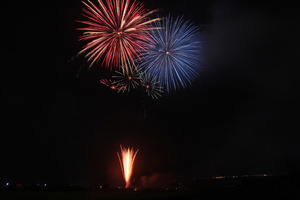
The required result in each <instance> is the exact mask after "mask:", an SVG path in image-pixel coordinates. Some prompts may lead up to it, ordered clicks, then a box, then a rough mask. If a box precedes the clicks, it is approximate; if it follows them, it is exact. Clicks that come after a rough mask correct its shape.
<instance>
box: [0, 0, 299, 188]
mask: <svg viewBox="0 0 300 200" xmlns="http://www.w3.org/2000/svg"><path fill="white" fill-rule="evenodd" d="M141 1H142V2H144V4H145V6H146V7H148V8H149V9H156V8H159V9H160V11H159V13H160V14H162V15H166V14H168V13H171V14H172V15H174V16H181V15H184V17H185V18H186V19H191V20H192V21H193V22H194V23H195V24H196V25H198V26H199V27H200V28H201V38H202V41H203V43H202V44H203V46H202V55H201V60H202V67H201V72H200V74H199V78H198V79H197V80H196V81H195V82H194V84H193V85H192V86H191V87H189V88H188V89H185V90H179V91H176V92H171V93H170V94H168V95H164V97H163V98H161V99H159V100H151V99H149V98H146V97H145V96H143V95H140V93H137V92H135V93H131V94H128V95H126V94H124V95H122V94H114V93H112V92H111V91H109V90H108V89H107V88H105V87H103V86H101V85H100V84H99V78H101V75H102V74H101V73H100V72H101V69H100V68H101V67H100V66H95V67H93V68H92V69H91V70H89V71H88V70H87V63H86V60H85V59H84V58H83V57H81V56H79V57H77V58H75V59H74V55H76V53H77V52H78V51H79V50H80V48H81V47H82V45H83V43H80V42H78V41H77V37H78V36H79V35H80V33H79V32H78V31H76V28H77V27H79V26H81V25H80V24H79V23H77V22H75V21H76V20H78V19H82V17H81V15H80V13H81V7H82V3H81V2H80V0H72V1H71V0H52V1H37V0H36V1H35V0H34V1H5V2H1V10H0V11H1V15H2V17H1V19H2V20H1V25H2V29H1V34H2V37H1V38H2V41H1V43H2V45H1V47H2V48H1V49H2V51H4V53H2V56H1V57H2V59H1V63H2V64H1V65H2V73H1V74H2V80H3V85H2V86H3V89H2V94H3V95H2V102H3V103H4V105H3V108H2V111H1V113H2V126H1V129H2V131H1V139H0V152H1V153H0V155H1V156H0V157H1V162H0V166H1V167H0V181H3V180H5V181H15V182H45V183H57V184H71V183H85V184H92V183H97V184H98V183H99V184H100V183H109V184H112V185H113V184H116V185H118V184H119V185H120V184H123V182H122V175H121V170H120V167H119V164H118V158H117V154H116V152H117V151H119V145H120V144H123V145H125V146H132V147H134V148H135V149H140V152H139V153H138V156H137V159H136V166H135V172H134V173H135V174H134V177H135V178H136V179H139V177H141V176H151V175H153V174H158V173H160V174H176V175H180V176H184V177H191V178H193V177H202V176H215V175H239V174H256V173H271V174H286V173H295V172H299V171H300V136H299V134H300V127H299V124H300V121H299V117H300V114H299V113H300V110H299V109H300V105H299V100H300V99H299V97H300V96H299V89H300V88H299V78H298V76H299V73H298V72H299V70H298V68H299V66H300V65H299V45H300V44H299V21H298V15H297V12H299V11H298V8H299V7H298V8H297V6H296V5H295V4H293V3H291V2H288V1H282V2H279V3H274V2H269V3H268V4H267V3H265V4H262V3H261V2H260V3H257V2H255V1H241V2H243V3H241V2H240V3H235V2H234V1H226V0H225V1H221V0H219V1H218V0H216V1H209V0H203V1H192V0H184V1H170V0H141ZM171 2H172V3H171ZM3 44H4V45H3ZM79 69H81V70H79ZM144 111H146V115H147V116H146V118H145V116H144Z"/></svg>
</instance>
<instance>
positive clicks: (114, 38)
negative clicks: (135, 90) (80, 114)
mask: <svg viewBox="0 0 300 200" xmlns="http://www.w3.org/2000/svg"><path fill="white" fill-rule="evenodd" d="M83 4H84V5H85V8H83V16H84V17H85V18H87V20H85V21H79V22H80V23H82V24H84V25H85V27H84V28H78V30H81V31H84V33H83V35H82V36H81V37H80V38H79V40H80V41H88V43H87V44H86V45H85V46H84V47H83V49H82V50H81V51H80V52H79V54H82V53H84V54H85V56H86V57H88V61H89V62H90V67H91V66H92V65H93V64H94V63H96V62H98V61H99V60H100V59H102V61H103V63H102V64H104V65H105V66H106V67H110V68H113V69H116V68H119V67H120V66H124V67H125V68H124V69H122V70H123V72H124V73H127V72H129V71H130V70H131V69H129V68H127V66H129V67H130V66H131V65H130V64H131V63H133V61H134V60H135V59H136V58H138V57H139V54H140V51H141V50H143V49H144V46H145V45H144V43H145V42H147V41H148V36H147V33H148V32H149V30H150V29H151V28H150V26H149V24H151V23H152V22H155V21H157V20H159V19H158V18H155V19H150V18H149V15H151V14H152V13H153V12H156V11H155V10H154V11H149V12H148V11H147V10H146V9H145V8H144V6H143V4H141V3H138V2H136V1H133V2H131V1H130V0H98V3H97V4H96V5H95V4H94V3H93V2H91V1H90V0H86V1H83Z"/></svg>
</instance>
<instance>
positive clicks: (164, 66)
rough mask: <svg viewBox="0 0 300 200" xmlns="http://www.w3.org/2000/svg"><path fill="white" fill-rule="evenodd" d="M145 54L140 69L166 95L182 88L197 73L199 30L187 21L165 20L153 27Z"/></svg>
mask: <svg viewBox="0 0 300 200" xmlns="http://www.w3.org/2000/svg"><path fill="white" fill-rule="evenodd" d="M154 25H155V26H156V27H158V28H157V29H152V30H151V31H150V37H151V40H149V42H148V49H147V51H143V52H142V54H141V58H142V59H141V60H140V61H141V63H140V68H141V69H142V70H143V71H144V72H146V73H147V74H149V75H150V76H152V77H157V80H158V81H159V82H160V84H161V85H162V86H163V87H164V88H165V89H166V90H167V91H168V92H169V91H170V90H171V89H174V90H176V89H178V88H185V87H186V86H187V85H190V84H191V82H192V80H193V79H195V78H196V77H197V72H198V69H199V50H200V49H199V47H200V41H199V40H198V28H197V27H196V26H194V25H193V24H192V23H190V22H189V21H185V20H184V19H183V18H182V17H181V18H175V19H174V18H172V17H171V16H168V17H166V18H164V19H163V20H161V21H156V22H155V23H154Z"/></svg>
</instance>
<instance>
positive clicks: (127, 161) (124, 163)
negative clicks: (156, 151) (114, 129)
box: [117, 145, 139, 188]
mask: <svg viewBox="0 0 300 200" xmlns="http://www.w3.org/2000/svg"><path fill="white" fill-rule="evenodd" d="M120 149H121V155H120V154H119V153H118V152H117V154H118V158H119V161H120V165H121V170H122V173H123V177H124V180H125V182H126V186H125V187H126V188H128V187H129V186H130V178H131V175H132V169H133V163H134V160H135V157H136V154H137V153H138V151H139V150H137V151H134V150H133V148H131V149H130V148H125V147H122V145H120Z"/></svg>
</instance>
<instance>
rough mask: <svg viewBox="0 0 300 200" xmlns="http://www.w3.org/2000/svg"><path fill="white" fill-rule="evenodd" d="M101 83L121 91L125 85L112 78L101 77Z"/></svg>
mask: <svg viewBox="0 0 300 200" xmlns="http://www.w3.org/2000/svg"><path fill="white" fill-rule="evenodd" d="M100 83H101V84H102V85H105V86H106V87H109V88H110V89H111V90H117V91H120V90H122V89H123V87H124V85H122V84H121V83H117V82H116V81H115V80H111V79H101V80H100Z"/></svg>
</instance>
